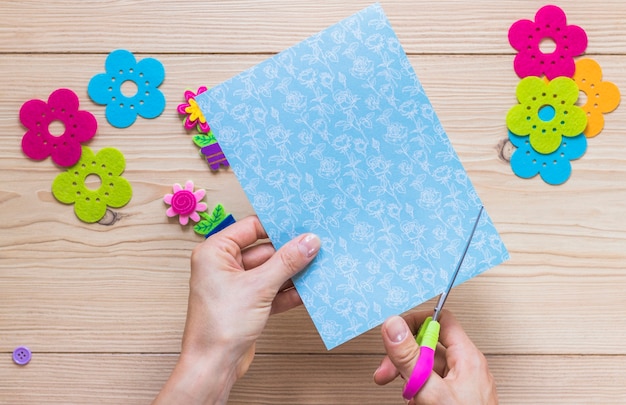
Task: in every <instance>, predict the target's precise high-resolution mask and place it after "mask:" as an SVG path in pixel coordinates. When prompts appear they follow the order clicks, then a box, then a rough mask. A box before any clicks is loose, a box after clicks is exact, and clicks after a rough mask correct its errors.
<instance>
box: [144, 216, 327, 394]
mask: <svg viewBox="0 0 626 405" xmlns="http://www.w3.org/2000/svg"><path fill="white" fill-rule="evenodd" d="M266 238H267V234H266V233H265V230H264V229H263V227H262V226H261V223H260V222H259V220H258V218H257V217H256V216H253V217H247V218H244V219H242V220H240V221H237V222H236V223H234V224H233V225H230V226H229V227H227V228H226V229H224V230H223V231H221V232H218V233H217V234H215V235H213V236H211V237H209V238H208V239H207V240H206V241H205V242H203V243H202V244H200V245H198V246H197V247H196V248H195V249H194V250H193V252H192V255H191V278H190V282H189V302H188V307H187V321H186V324H185V331H184V334H183V341H182V349H181V354H180V358H179V360H178V363H177V365H176V367H175V369H174V371H173V373H172V376H171V377H170V379H169V380H168V382H167V383H166V385H165V386H164V388H163V390H162V391H161V393H160V394H159V396H158V397H157V399H156V400H155V402H154V404H169V403H185V404H205V403H211V404H215V403H225V402H226V400H227V398H228V394H229V393H230V389H231V387H232V385H233V384H234V382H235V381H236V380H237V379H238V378H240V377H241V376H243V375H244V374H245V372H246V371H247V370H248V368H249V366H250V363H251V362H252V359H253V357H254V349H255V342H256V340H257V338H258V337H259V336H260V335H261V332H262V331H263V329H264V328H265V325H266V323H267V320H268V318H269V316H270V315H271V314H275V313H279V312H283V311H286V310H289V309H291V308H293V307H295V306H297V305H300V304H301V303H302V301H301V299H300V296H299V295H298V293H297V291H296V290H295V289H294V288H293V284H292V283H291V282H290V279H291V277H292V276H294V275H295V274H296V273H298V272H299V271H300V270H302V269H304V268H305V267H306V266H307V265H308V264H309V262H311V260H313V258H314V257H315V255H316V254H317V252H318V251H319V248H320V239H319V238H318V237H317V236H316V235H313V234H304V235H300V236H299V237H297V238H295V239H293V240H291V241H290V242H288V243H287V244H285V245H284V246H283V247H282V248H281V249H279V250H278V251H276V250H275V249H274V247H273V246H272V245H271V244H270V243H267V242H266V243H257V242H259V241H261V240H263V239H266Z"/></svg>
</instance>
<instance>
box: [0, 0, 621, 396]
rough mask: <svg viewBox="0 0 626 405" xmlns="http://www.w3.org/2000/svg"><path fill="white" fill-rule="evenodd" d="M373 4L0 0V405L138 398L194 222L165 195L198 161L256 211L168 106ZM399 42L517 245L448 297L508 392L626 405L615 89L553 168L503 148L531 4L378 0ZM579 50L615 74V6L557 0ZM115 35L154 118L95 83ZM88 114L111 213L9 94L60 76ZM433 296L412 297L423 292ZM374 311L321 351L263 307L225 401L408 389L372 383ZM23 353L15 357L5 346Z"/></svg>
mask: <svg viewBox="0 0 626 405" xmlns="http://www.w3.org/2000/svg"><path fill="white" fill-rule="evenodd" d="M369 4H370V3H368V2H366V1H349V2H347V1H338V0H329V1H322V2H311V1H301V0H290V1H283V0H280V1H278V0H276V1H269V0H262V1H258V0H254V1H252V0H249V1H210V0H209V1H195V0H189V1H185V2H182V1H181V2H178V1H174V0H164V1H159V2H147V1H107V2H103V1H95V0H93V1H70V0H65V1H49V2H43V1H30V0H19V1H9V0H4V1H2V2H1V3H0V84H1V85H0V216H1V218H2V221H1V223H0V404H95V403H107V404H145V403H149V402H150V400H151V399H152V398H153V397H154V396H155V394H156V393H157V392H158V390H159V388H160V387H161V385H162V384H163V382H164V381H165V380H166V378H167V377H168V375H169V373H170V370H171V368H172V366H173V365H174V363H175V361H176V357H177V353H178V351H179V347H180V339H181V331H182V328H183V325H184V319H185V310H186V297H187V283H188V276H189V256H190V251H191V249H192V248H193V247H194V246H195V245H196V244H197V243H199V242H200V241H201V240H202V238H201V237H200V236H198V235H196V234H194V233H193V231H192V230H191V228H190V227H181V226H180V225H179V224H178V223H177V222H176V220H175V219H168V218H167V217H166V216H165V209H166V206H165V204H164V203H163V201H162V198H163V195H164V194H166V193H168V192H170V190H171V187H172V184H174V183H181V182H185V181H186V180H193V181H194V182H195V183H196V185H197V186H198V187H201V188H205V189H206V190H207V196H206V201H207V203H208V205H209V206H210V207H212V206H214V205H215V204H217V203H222V204H223V205H224V206H225V207H226V208H227V210H228V211H230V212H231V213H232V214H233V215H234V216H235V217H236V218H242V217H244V216H247V215H250V214H253V210H252V208H251V206H250V204H249V203H248V201H247V200H246V197H245V195H244V193H243V191H242V189H241V188H240V186H239V184H238V182H237V180H236V178H235V177H234V175H233V174H232V172H231V171H227V170H221V171H219V172H217V173H212V172H211V171H210V170H209V169H208V167H207V165H206V163H205V162H204V161H203V160H202V159H201V158H200V157H199V155H198V148H197V147H196V146H195V145H194V144H193V143H192V141H191V136H190V135H189V134H188V133H186V132H185V130H184V129H183V127H182V124H181V118H180V117H179V115H178V114H177V112H176V106H177V105H178V104H180V103H182V102H183V92H184V91H185V90H186V89H194V90H195V89H197V88H198V87H199V86H200V85H207V86H213V85H215V84H217V83H220V82H222V81H224V80H226V79H228V78H230V77H232V76H234V75H235V74H237V73H239V72H241V71H242V70H244V69H246V68H248V67H250V66H252V65H254V64H256V63H258V62H260V61H262V60H264V59H265V58H267V57H268V56H270V55H272V54H274V53H276V52H279V51H281V50H283V49H285V48H286V47H288V46H290V45H293V44H295V43H296V42H298V41H300V40H302V39H304V38H306V37H308V36H310V35H312V34H314V33H316V32H318V31H320V30H322V29H324V28H326V27H327V26H329V25H331V24H333V23H335V22H337V21H339V20H341V19H343V18H344V17H347V16H349V15H351V14H353V13H354V12H356V11H358V10H360V9H362V8H364V7H366V6H367V5H369ZM381 4H382V6H383V8H384V9H385V11H386V13H387V15H388V17H389V19H390V21H391V23H392V25H393V27H394V29H395V31H396V32H397V35H398V37H399V38H400V41H401V43H402V44H403V46H404V47H405V50H406V51H407V53H408V54H409V58H410V60H411V62H412V64H413V66H414V68H415V70H416V72H417V74H418V76H419V78H420V80H421V81H422V84H423V86H424V88H425V90H426V92H427V94H428V95H429V97H430V99H431V101H432V103H433V104H434V106H435V109H436V111H437V113H438V115H439V117H440V119H441V121H442V122H443V125H444V126H445V128H446V130H447V132H448V135H449V137H450V139H451V141H452V143H453V145H454V146H455V148H456V150H457V152H458V154H459V156H460V158H461V161H462V162H463V164H464V165H465V167H466V169H467V170H468V173H469V175H470V177H471V179H472V181H473V182H474V184H475V186H476V188H477V190H478V192H479V194H480V196H481V198H482V199H483V201H484V203H485V205H486V208H487V209H488V211H489V213H490V215H491V216H492V218H493V220H494V222H495V223H496V226H497V228H498V229H499V231H500V232H501V234H502V237H503V239H504V241H505V243H506V245H507V247H508V249H509V251H510V253H511V259H510V261H508V262H507V263H506V264H504V265H501V266H499V267H497V268H494V269H492V270H490V271H488V272H486V273H484V274H483V275H481V276H479V277H477V278H476V279H474V280H472V281H470V282H468V283H466V284H464V285H462V286H460V287H459V288H458V289H456V290H455V291H454V293H453V294H452V295H451V297H450V300H449V302H448V304H447V307H448V308H449V309H451V310H452V311H454V312H455V313H456V315H457V316H458V317H459V318H460V320H461V322H462V323H463V325H464V326H465V328H466V330H467V332H468V334H469V335H470V337H471V338H472V339H473V340H474V341H475V343H476V344H477V346H478V347H479V348H480V349H481V350H483V351H484V352H485V353H486V355H487V357H488V360H489V363H490V366H491V369H492V372H493V374H494V375H495V377H496V380H497V382H498V387H499V394H500V398H501V403H502V404H568V405H571V404H623V403H626V373H624V370H626V357H625V356H626V342H625V341H624V338H625V337H626V294H625V293H624V289H625V288H626V270H625V269H624V264H625V263H626V220H625V213H626V158H625V156H624V152H625V151H626V137H625V136H624V134H623V128H624V127H626V115H625V113H624V111H625V109H624V106H622V107H620V108H618V109H617V110H616V111H615V112H613V113H612V114H609V115H607V116H606V126H605V129H604V131H603V132H602V133H601V134H600V136H598V137H596V138H593V139H591V140H590V141H589V148H588V150H587V153H586V154H585V156H584V157H583V158H581V159H580V160H578V161H575V162H574V163H573V173H572V177H571V179H570V180H569V181H567V182H566V183H565V184H563V185H561V186H549V185H547V184H545V183H543V182H542V181H541V180H540V179H539V178H535V179H532V180H522V179H520V178H518V177H517V176H515V175H514V174H513V173H512V171H511V168H510V165H509V163H508V162H507V161H506V160H505V159H504V158H503V155H502V153H501V151H502V147H503V144H504V142H505V140H506V126H505V122H504V119H505V116H506V113H507V111H508V109H509V108H510V107H511V106H512V105H513V104H514V103H515V102H516V101H515V87H516V85H517V83H518V81H519V78H518V77H517V76H516V75H515V73H514V71H513V57H514V51H513V49H512V48H511V47H510V45H509V44H508V41H507V31H508V28H509V26H510V25H511V24H512V23H513V22H514V21H516V20H518V19H521V18H529V19H532V18H534V14H535V12H536V11H537V10H538V9H539V7H541V6H542V5H544V4H545V3H543V2H539V1H512V0H500V1H495V0H482V1H471V2H470V1H460V0H440V1H422V0H414V1H408V0H382V1H381ZM559 5H560V6H561V7H562V8H563V9H564V10H565V12H566V13H567V15H568V22H569V23H571V24H576V25H579V26H581V27H583V28H584V29H585V30H586V32H587V35H588V36H589V45H588V48H587V55H588V56H590V57H592V58H594V59H596V60H597V61H598V62H600V64H601V65H602V67H603V70H604V74H605V79H606V80H609V81H612V82H614V83H615V84H617V85H618V86H619V87H620V88H621V89H622V90H623V91H624V89H626V25H624V18H626V3H625V2H624V1H623V0H607V1H603V2H582V1H573V0H571V1H561V2H559ZM115 49H128V50H130V51H132V52H134V53H135V54H136V55H137V56H138V58H144V57H149V56H150V57H155V58H157V59H159V60H160V61H161V62H162V63H163V65H164V66H165V69H166V79H165V82H164V83H163V85H162V86H161V90H162V91H163V93H164V94H165V96H166V98H167V106H166V109H165V112H164V113H163V114H162V115H161V116H160V117H158V118H157V119H153V120H147V119H142V118H140V119H138V120H137V122H136V123H135V124H133V125H132V126H131V127H129V128H126V129H117V128H113V127H112V126H110V125H109V124H108V123H107V122H106V120H105V117H104V108H103V107H102V106H98V105H95V104H94V103H93V102H91V100H90V99H89V97H88V95H87V83H88V81H89V79H90V78H91V77H92V76H93V75H95V74H97V73H100V72H102V71H103V68H104V60H105V58H106V55H108V54H109V53H110V52H111V51H113V50H115ZM62 87H66V88H70V89H72V90H74V91H75V92H76V93H77V94H78V96H79V98H80V100H81V108H83V109H86V110H88V111H91V112H92V113H93V114H94V115H95V116H96V118H97V119H98V123H99V129H98V134H97V135H96V137H95V138H94V139H93V140H92V141H91V142H90V143H89V146H90V147H91V148H93V149H94V150H99V149H101V148H103V147H106V146H113V147H116V148H118V149H120V150H121V151H122V152H123V153H124V155H125V157H126V159H127V167H126V171H125V174H124V176H125V177H126V178H127V179H128V180H129V181H130V182H131V184H132V186H133V191H134V193H133V198H132V200H131V202H130V203H129V204H128V205H127V206H125V207H123V208H121V209H116V210H115V213H116V214H117V216H116V217H115V218H114V220H113V221H110V223H109V224H108V225H103V224H97V223H96V224H86V223H84V222H81V221H79V220H78V219H77V218H76V216H75V215H74V213H73V210H72V206H68V205H64V204H61V203H59V202H57V201H56V200H55V199H54V197H53V195H52V193H51V184H52V181H53V179H54V178H55V176H56V175H57V174H59V172H60V171H59V169H58V168H57V167H55V166H54V164H53V163H52V162H51V161H50V159H47V160H45V161H33V160H30V159H28V158H26V157H25V156H24V154H23V153H22V151H21V148H20V140H21V137H22V135H23V134H24V132H25V129H24V128H23V127H22V126H21V124H20V121H19V117H18V112H19V109H20V107H21V105H22V104H23V103H24V102H25V101H27V100H29V99H33V98H38V99H43V100H46V99H47V97H48V95H49V94H50V93H51V92H52V91H54V90H56V89H58V88H62ZM431 305H432V302H429V303H427V304H426V306H425V307H422V308H430V306H431ZM379 336H380V329H379V328H377V329H375V330H373V331H371V332H369V333H367V334H365V335H363V336H361V337H359V338H357V339H355V340H353V341H351V342H349V343H347V344H345V345H343V346H341V347H339V348H338V349H336V350H333V351H331V352H327V351H326V350H325V349H324V346H323V344H322V342H321V340H320V339H319V337H318V335H317V332H316V331H315V328H314V327H313V324H312V322H311V321H310V318H309V317H308V315H307V313H306V311H305V310H304V309H303V308H299V309H297V310H294V311H291V312H290V313H287V314H283V315H279V316H276V317H274V318H272V319H271V320H270V323H269V326H268V327H267V330H266V331H265V333H264V335H263V336H262V337H261V339H260V341H259V343H258V350H257V356H256V359H255V361H254V363H253V366H252V368H251V369H250V371H249V373H248V374H247V375H246V376H245V377H244V378H243V379H242V380H241V381H239V382H238V383H237V384H236V386H235V388H234V390H233V392H232V395H231V403H233V404H244V403H245V404H261V403H263V404H305V403H306V404H347V403H354V404H357V403H371V404H394V403H398V404H399V403H402V401H401V397H400V391H401V382H396V383H395V384H392V385H390V386H387V387H378V386H376V385H375V384H374V383H373V381H372V373H373V372H374V370H375V369H376V367H377V366H378V363H379V361H380V359H381V358H382V355H383V353H384V351H383V348H382V343H381V340H380V337H379ZM20 345H26V346H28V347H29V348H30V349H31V350H32V352H33V359H32V361H31V362H30V363H29V364H28V365H27V366H24V367H20V366H17V365H15V364H13V362H12V361H11V353H12V351H13V350H14V348H16V347H17V346H20Z"/></svg>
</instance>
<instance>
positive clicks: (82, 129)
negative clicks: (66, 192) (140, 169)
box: [20, 89, 98, 167]
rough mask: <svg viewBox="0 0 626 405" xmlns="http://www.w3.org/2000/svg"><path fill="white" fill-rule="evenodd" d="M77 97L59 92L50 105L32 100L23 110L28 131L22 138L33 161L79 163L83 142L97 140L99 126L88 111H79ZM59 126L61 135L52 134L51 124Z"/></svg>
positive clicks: (51, 98)
mask: <svg viewBox="0 0 626 405" xmlns="http://www.w3.org/2000/svg"><path fill="white" fill-rule="evenodd" d="M78 104H79V102H78V96H77V95H76V94H75V93H74V92H73V91H72V90H69V89H58V90H55V91H54V92H52V94H50V96H49V97H48V102H47V103H46V102H45V101H42V100H37V99H33V100H29V101H27V102H25V103H24V104H23V105H22V108H21V109H20V121H21V122H22V124H23V125H24V126H25V127H26V129H27V130H28V131H26V133H25V134H24V136H23V137H22V150H23V151H24V153H25V154H26V156H28V157H29V158H31V159H35V160H43V159H45V158H47V157H48V156H51V157H52V160H53V161H54V163H56V164H58V165H59V166H64V167H69V166H73V165H74V164H76V162H78V160H79V159H80V156H81V153H82V146H81V144H82V143H83V142H86V141H88V140H90V139H91V138H93V137H94V135H95V134H96V129H97V128H98V123H97V121H96V118H95V117H94V116H93V115H92V114H91V113H90V112H88V111H79V110H78ZM52 123H56V124H59V125H60V126H61V127H62V129H60V131H59V133H56V134H52V133H51V132H50V124H52Z"/></svg>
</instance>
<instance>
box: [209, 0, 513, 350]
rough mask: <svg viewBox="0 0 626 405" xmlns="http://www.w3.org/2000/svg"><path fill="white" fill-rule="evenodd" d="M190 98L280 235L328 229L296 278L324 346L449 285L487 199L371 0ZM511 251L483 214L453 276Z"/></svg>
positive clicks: (280, 239)
mask: <svg viewBox="0 0 626 405" xmlns="http://www.w3.org/2000/svg"><path fill="white" fill-rule="evenodd" d="M197 101H198V103H199V105H200V108H201V109H202V112H203V113H204V115H205V117H207V120H208V121H209V123H210V124H211V128H212V130H213V132H214V134H215V136H216V138H217V140H218V142H219V143H220V145H221V147H222V149H223V151H224V153H225V154H226V157H227V159H228V161H229V162H230V164H231V167H232V169H233V171H234V172H235V174H236V175H237V177H238V179H239V181H240V183H241V185H242V187H243V189H244V190H245V192H246V194H247V196H248V198H249V199H250V202H251V204H252V206H253V207H254V210H255V211H256V213H257V215H258V216H259V218H260V220H261V222H262V223H263V226H264V227H265V229H266V230H267V232H268V234H269V237H270V239H271V241H272V242H273V243H274V245H275V246H276V247H277V248H279V247H280V246H282V245H283V244H285V243H286V242H287V241H289V240H290V239H291V238H293V237H295V236H297V235H299V234H301V233H303V232H315V233H316V234H318V235H320V237H321V238H322V250H321V252H320V253H319V255H318V257H317V258H316V259H315V261H314V262H313V263H312V265H311V266H310V267H309V268H308V269H307V270H305V271H304V272H303V273H301V274H299V275H298V276H296V277H295V278H294V284H295V286H296V288H297V290H298V292H299V293H300V295H301V297H302V300H303V302H304V305H305V307H306V308H307V310H308V312H309V313H310V315H311V318H312V319H313V321H314V323H315V326H316V327H317V329H318V331H319V333H320V335H321V337H322V340H323V341H324V343H325V345H326V347H327V348H328V349H332V348H334V347H336V346H338V345H340V344H342V343H344V342H346V341H348V340H350V339H352V338H354V337H356V336H358V335H360V334H362V333H364V332H366V331H368V330H369V329H371V328H374V327H376V326H378V325H380V324H381V323H382V322H383V321H384V320H385V319H386V318H387V317H389V316H391V315H394V314H400V313H402V312H404V311H406V310H409V309H411V308H413V307H415V306H417V305H419V304H421V303H423V302H424V301H427V300H429V299H430V298H432V297H434V296H436V295H438V294H439V293H441V292H442V291H443V290H444V289H445V287H446V285H447V284H448V280H449V277H450V276H451V275H452V272H453V271H454V268H455V266H456V263H457V261H458V260H459V258H460V255H461V251H462V250H463V247H464V245H465V242H466V241H467V239H468V237H469V234H470V231H471V229H472V226H473V224H474V221H475V219H476V216H477V214H478V212H479V207H480V205H481V204H482V202H481V201H480V199H479V197H478V195H477V194H476V191H475V190H474V188H473V186H472V184H471V182H470V179H469V178H468V176H467V173H466V171H465V170H464V168H463V167H462V165H461V163H460V161H459V159H458V157H457V155H456V153H455V151H454V149H453V147H452V145H451V144H450V141H449V139H448V137H447V135H446V133H445V132H444V130H443V128H442V126H441V124H440V122H439V120H438V119H437V116H436V114H435V111H434V110H433V107H432V105H431V104H430V102H429V101H428V98H427V97H426V95H425V94H424V90H423V89H422V86H421V85H420V82H419V80H418V79H417V76H416V75H415V72H414V70H413V68H412V66H411V64H410V62H409V60H408V59H407V57H406V54H405V53H404V50H403V49H402V47H401V45H400V43H399V41H398V38H397V37H396V35H395V34H394V32H393V30H392V28H391V26H390V24H389V21H388V20H387V18H386V16H385V15H384V12H383V10H382V8H381V7H380V6H379V5H378V4H375V5H373V6H370V7H368V8H366V9H364V10H363V11H361V12H359V13H357V14H355V15H353V16H351V17H349V18H347V19H345V20H343V21H341V22H339V23H338V24H336V25H333V26H331V27H330V28H328V29H326V30H324V31H322V32H320V33H318V34H316V35H314V36H312V37H311V38H309V39H307V40H305V41H303V42H301V43H299V44H297V45H295V46H293V47H291V48H289V49H287V50H285V51H283V52H281V53H279V54H277V55H275V56H274V57H272V58H270V59H268V60H266V61H264V62H262V63H260V64H258V65H256V66H254V67H252V68H250V69H248V70H246V71H245V72H243V73H241V74H239V75H238V76H236V77H234V78H232V79H230V80H228V81H226V82H224V83H222V84H220V85H217V86H215V87H214V88H213V89H211V90H210V91H208V92H205V93H202V94H200V95H198V97H197ZM507 258H508V252H507V250H506V248H505V246H504V244H503V243H502V240H501V238H500V236H499V234H498V232H497V231H496V229H495V227H494V225H493V224H492V222H491V220H490V219H489V216H488V215H487V214H486V212H485V213H483V216H482V217H481V220H480V222H479V225H478V228H477V230H476V233H475V235H474V237H473V240H472V244H471V247H470V249H469V252H468V254H467V256H466V258H465V261H464V264H463V266H462V268H461V272H460V274H459V276H458V279H457V282H456V284H460V283H462V282H464V281H466V280H468V279H470V278H472V277H474V276H476V275H478V274H479V273H481V272H483V271H485V270H487V269H489V268H491V267H493V266H496V265H497V264H499V263H501V262H503V261H504V260H506V259H507Z"/></svg>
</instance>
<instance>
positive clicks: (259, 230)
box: [206, 215, 267, 250]
mask: <svg viewBox="0 0 626 405" xmlns="http://www.w3.org/2000/svg"><path fill="white" fill-rule="evenodd" d="M216 239H217V240H219V239H222V240H225V241H231V242H234V243H235V244H236V245H237V246H238V247H239V249H240V250H243V249H245V248H247V247H248V246H250V245H252V244H253V243H255V242H256V241H258V240H260V239H267V233H266V232H265V229H263V226H262V225H261V221H259V218H258V217H257V216H256V215H252V216H249V217H245V218H243V219H241V220H239V221H237V222H235V223H234V224H232V225H230V226H228V227H226V228H224V229H223V230H221V231H219V232H217V233H216V234H214V235H211V236H210V237H208V238H207V239H206V240H207V241H212V242H214V241H215V240H216ZM212 242H211V243H212Z"/></svg>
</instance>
